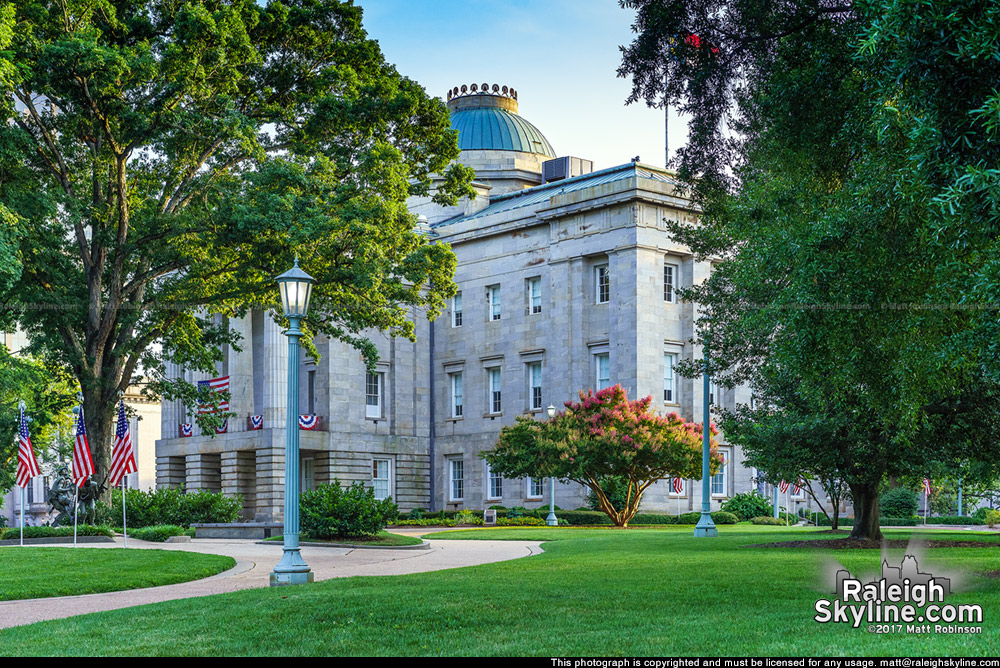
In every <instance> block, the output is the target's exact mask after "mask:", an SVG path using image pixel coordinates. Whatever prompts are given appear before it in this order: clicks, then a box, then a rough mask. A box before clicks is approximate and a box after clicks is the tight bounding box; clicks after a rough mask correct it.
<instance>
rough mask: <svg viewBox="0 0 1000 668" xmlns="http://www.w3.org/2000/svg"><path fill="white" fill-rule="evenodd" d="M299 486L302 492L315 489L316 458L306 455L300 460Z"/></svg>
mask: <svg viewBox="0 0 1000 668" xmlns="http://www.w3.org/2000/svg"><path fill="white" fill-rule="evenodd" d="M299 488H300V489H301V490H302V491H303V492H308V491H311V490H314V489H316V460H315V459H313V458H312V457H306V458H304V459H303V460H302V476H301V479H300V480H299Z"/></svg>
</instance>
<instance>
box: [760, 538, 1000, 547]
mask: <svg viewBox="0 0 1000 668" xmlns="http://www.w3.org/2000/svg"><path fill="white" fill-rule="evenodd" d="M909 544H910V541H909V540H884V541H883V540H851V539H850V538H834V539H832V540H789V541H785V542H783V543H758V544H757V545H744V547H807V548H822V549H826V550H878V549H880V548H882V547H887V548H890V549H903V548H905V547H907V546H908V545H909ZM922 545H923V546H924V547H979V548H984V547H986V548H1000V543H991V542H986V541H978V540H928V541H923V542H922Z"/></svg>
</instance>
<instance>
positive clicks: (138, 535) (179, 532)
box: [128, 524, 187, 543]
mask: <svg viewBox="0 0 1000 668" xmlns="http://www.w3.org/2000/svg"><path fill="white" fill-rule="evenodd" d="M128 533H129V535H130V536H131V537H132V538H135V539H137V540H148V541H150V542H152V543H163V542H166V540H167V539H168V538H172V537H174V536H185V535H187V529H185V528H184V527H181V526H177V525H176V524H160V525H158V526H153V527H141V528H138V529H134V530H133V529H129V532H128Z"/></svg>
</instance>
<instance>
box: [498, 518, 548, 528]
mask: <svg viewBox="0 0 1000 668" xmlns="http://www.w3.org/2000/svg"><path fill="white" fill-rule="evenodd" d="M497 526H501V527H537V526H545V520H540V519H538V518H537V517H511V518H507V517H498V518H497Z"/></svg>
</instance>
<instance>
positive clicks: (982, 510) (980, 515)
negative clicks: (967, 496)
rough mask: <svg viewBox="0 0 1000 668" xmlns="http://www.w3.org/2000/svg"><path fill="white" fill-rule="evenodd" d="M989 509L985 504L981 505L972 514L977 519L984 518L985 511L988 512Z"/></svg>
mask: <svg viewBox="0 0 1000 668" xmlns="http://www.w3.org/2000/svg"><path fill="white" fill-rule="evenodd" d="M989 510H990V509H989V508H987V507H986V506H983V507H982V508H977V509H976V512H974V513H972V516H973V517H975V518H976V519H977V520H985V519H986V513H987V512H989Z"/></svg>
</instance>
